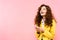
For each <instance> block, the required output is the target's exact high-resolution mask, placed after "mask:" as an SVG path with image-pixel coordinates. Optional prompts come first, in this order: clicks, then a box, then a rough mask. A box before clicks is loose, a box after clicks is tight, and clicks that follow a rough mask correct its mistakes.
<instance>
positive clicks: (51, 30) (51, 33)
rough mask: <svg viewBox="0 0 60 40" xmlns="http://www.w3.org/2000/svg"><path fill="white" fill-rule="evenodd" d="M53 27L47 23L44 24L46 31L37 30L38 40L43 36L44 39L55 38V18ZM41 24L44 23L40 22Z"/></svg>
mask: <svg viewBox="0 0 60 40" xmlns="http://www.w3.org/2000/svg"><path fill="white" fill-rule="evenodd" d="M52 21H53V22H52V27H48V26H47V25H46V26H44V29H45V31H44V33H40V34H38V33H37V31H35V37H36V38H37V39H38V40H41V39H42V37H43V40H51V39H52V40H53V39H54V36H55V26H56V22H55V20H52ZM40 26H42V23H41V24H40Z"/></svg>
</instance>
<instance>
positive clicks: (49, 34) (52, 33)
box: [43, 20, 56, 39]
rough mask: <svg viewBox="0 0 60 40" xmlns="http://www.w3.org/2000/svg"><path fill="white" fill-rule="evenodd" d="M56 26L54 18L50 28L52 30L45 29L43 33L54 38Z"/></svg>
mask: <svg viewBox="0 0 60 40" xmlns="http://www.w3.org/2000/svg"><path fill="white" fill-rule="evenodd" d="M55 26H56V23H55V21H54V20H53V23H52V27H51V29H50V32H49V31H47V30H45V31H44V33H43V35H44V36H46V37H48V38H50V39H53V38H54V35H55Z"/></svg>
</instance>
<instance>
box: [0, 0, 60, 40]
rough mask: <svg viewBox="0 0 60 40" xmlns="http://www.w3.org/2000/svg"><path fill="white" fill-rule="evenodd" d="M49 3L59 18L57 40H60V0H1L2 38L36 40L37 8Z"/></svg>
mask: <svg viewBox="0 0 60 40" xmlns="http://www.w3.org/2000/svg"><path fill="white" fill-rule="evenodd" d="M43 3H44V4H47V5H49V6H50V7H51V9H52V12H53V14H54V16H55V18H56V20H57V26H56V35H55V40H60V35H59V34H60V18H59V17H60V14H59V13H60V0H0V40H36V38H35V36H34V31H35V28H34V18H35V15H36V12H37V8H38V7H39V6H40V5H41V4H43Z"/></svg>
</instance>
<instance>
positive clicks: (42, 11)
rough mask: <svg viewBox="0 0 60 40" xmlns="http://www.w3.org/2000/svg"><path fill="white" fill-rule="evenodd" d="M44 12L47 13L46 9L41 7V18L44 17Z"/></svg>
mask: <svg viewBox="0 0 60 40" xmlns="http://www.w3.org/2000/svg"><path fill="white" fill-rule="evenodd" d="M46 12H47V9H46V7H45V6H43V7H41V10H40V14H41V16H45V15H46Z"/></svg>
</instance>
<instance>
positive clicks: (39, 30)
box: [35, 25, 44, 32]
mask: <svg viewBox="0 0 60 40" xmlns="http://www.w3.org/2000/svg"><path fill="white" fill-rule="evenodd" d="M35 29H36V30H37V32H44V28H42V27H38V26H36V25H35Z"/></svg>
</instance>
